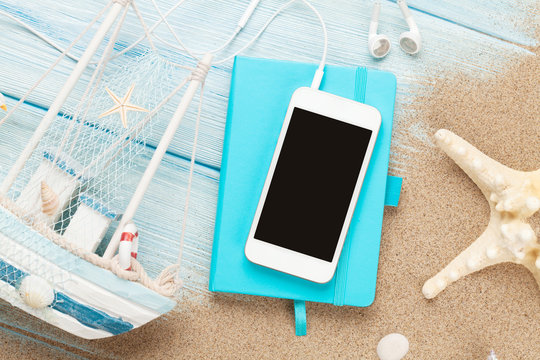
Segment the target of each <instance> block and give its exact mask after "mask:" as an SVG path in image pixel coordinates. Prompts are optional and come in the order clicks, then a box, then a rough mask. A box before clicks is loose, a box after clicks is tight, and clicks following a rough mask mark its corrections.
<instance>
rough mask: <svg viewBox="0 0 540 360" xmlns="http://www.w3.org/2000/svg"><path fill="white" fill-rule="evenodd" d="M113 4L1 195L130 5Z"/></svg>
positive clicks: (1, 189) (0, 188)
mask: <svg viewBox="0 0 540 360" xmlns="http://www.w3.org/2000/svg"><path fill="white" fill-rule="evenodd" d="M113 2H114V3H113V5H112V7H111V9H110V10H109V13H108V14H107V16H106V17H105V20H103V23H102V24H101V25H100V26H99V28H98V30H97V32H96V34H95V35H94V37H93V38H92V40H91V41H90V43H89V44H88V47H87V48H86V50H85V51H84V53H83V55H82V56H81V58H80V60H79V62H78V63H77V65H76V66H75V68H74V69H73V71H72V73H71V74H70V75H69V77H68V79H67V80H66V82H65V84H64V86H63V87H62V89H61V90H60V92H59V93H58V95H57V96H56V98H55V99H54V102H53V103H52V104H51V106H50V107H49V110H48V111H47V113H46V114H45V116H44V117H43V119H42V120H41V122H40V124H39V126H38V127H37V128H36V130H35V131H34V134H33V135H32V137H31V138H30V141H29V142H28V144H27V145H26V147H25V148H24V150H23V152H22V153H21V155H20V156H19V158H18V159H17V161H16V162H15V164H13V166H12V167H11V169H10V170H9V173H8V174H7V176H6V177H5V178H4V180H3V182H2V185H1V186H0V193H1V194H6V193H7V192H8V191H9V189H10V187H11V185H13V182H14V181H15V179H16V178H17V176H18V175H19V173H20V172H21V170H22V169H23V167H24V165H25V164H26V161H27V160H28V159H29V158H30V156H32V153H33V152H34V150H35V149H36V147H37V145H38V144H39V142H40V141H41V139H42V138H43V136H44V135H45V133H46V132H47V130H48V129H49V127H50V126H51V124H52V123H53V121H54V119H55V118H56V116H57V115H58V113H59V112H60V109H61V108H62V106H63V105H64V103H65V102H66V100H67V98H68V96H69V94H70V93H71V91H72V90H73V88H74V87H75V85H76V84H77V82H78V81H79V79H80V77H81V75H82V74H83V72H84V70H85V69H86V67H87V66H88V64H89V63H90V60H91V59H92V57H93V56H94V54H95V53H96V51H97V49H98V48H99V46H100V44H101V43H102V41H103V39H104V38H105V35H107V32H108V31H109V30H110V28H111V27H112V25H113V24H114V22H115V21H116V19H117V18H118V15H119V14H120V13H121V11H122V9H124V7H125V6H127V5H128V4H129V3H130V1H128V0H113Z"/></svg>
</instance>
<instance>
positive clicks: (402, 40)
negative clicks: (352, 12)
mask: <svg viewBox="0 0 540 360" xmlns="http://www.w3.org/2000/svg"><path fill="white" fill-rule="evenodd" d="M397 4H398V5H399V8H400V9H401V13H402V14H403V17H404V18H405V21H406V22H407V25H409V31H406V32H404V33H402V34H401V35H400V36H399V46H400V47H401V49H402V50H403V51H405V52H406V53H407V54H409V55H414V54H416V53H418V52H419V51H420V49H421V48H422V36H420V31H418V26H417V25H416V22H415V21H414V19H413V17H412V14H411V11H410V10H409V8H408V7H407V3H406V2H405V0H397ZM380 11H381V3H380V2H379V1H375V3H374V5H373V15H372V16H371V23H370V24H369V35H368V48H369V52H370V54H371V55H372V56H373V57H375V58H377V59H380V58H383V57H385V56H386V54H388V52H389V51H390V40H389V39H388V36H386V35H383V34H377V27H378V25H379V13H380Z"/></svg>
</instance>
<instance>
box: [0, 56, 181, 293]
mask: <svg viewBox="0 0 540 360" xmlns="http://www.w3.org/2000/svg"><path fill="white" fill-rule="evenodd" d="M120 60H121V61H118V63H121V64H123V65H122V66H116V67H114V64H113V66H112V67H111V68H112V69H113V70H112V71H109V72H106V73H105V75H103V76H102V77H101V76H99V74H97V76H96V77H95V78H93V80H94V81H93V82H91V83H90V84H89V85H88V87H87V88H86V89H84V91H82V92H79V93H82V94H83V95H82V97H79V98H78V99H77V98H74V97H71V98H69V99H68V101H67V102H66V104H67V105H65V106H64V107H63V109H62V113H61V114H60V115H59V116H58V117H57V118H56V119H55V120H54V122H53V124H52V125H51V127H50V128H49V130H48V132H47V134H46V135H45V136H44V137H43V139H42V140H41V141H40V143H39V145H38V147H37V148H36V150H35V151H34V152H33V154H32V156H31V157H30V159H29V160H28V161H27V162H26V165H25V167H24V168H23V170H22V171H21V172H20V174H19V176H18V177H17V179H16V181H15V183H14V184H13V186H12V188H11V191H10V193H9V196H10V198H11V199H12V200H13V202H14V204H11V205H12V206H13V207H15V208H16V211H15V212H16V213H17V214H18V215H22V216H20V217H19V218H17V217H16V216H12V214H10V213H8V212H4V214H3V215H2V214H0V215H1V216H0V247H1V248H2V249H4V250H2V249H0V258H3V259H9V260H10V261H11V262H12V264H9V263H7V262H0V277H1V278H3V279H11V278H13V277H17V276H18V277H20V276H21V274H20V273H18V272H17V270H16V269H20V270H23V271H25V272H29V273H32V274H36V275H39V276H41V277H43V278H44V279H46V280H48V281H49V282H50V283H51V284H55V287H57V288H59V289H61V288H62V284H63V283H65V282H66V281H68V280H69V273H68V272H66V271H64V270H67V271H70V270H72V269H75V268H76V267H78V266H80V261H81V260H80V259H79V258H78V257H76V256H69V255H71V254H69V253H67V252H66V251H65V250H63V249H61V248H59V247H58V246H56V245H54V244H53V243H52V242H51V241H50V239H45V238H44V237H43V236H42V235H43V234H37V233H36V232H35V231H33V230H30V227H28V226H25V225H24V224H31V223H32V222H33V221H34V220H38V221H40V222H43V223H45V224H47V225H48V226H49V227H50V228H51V229H54V231H55V233H56V234H58V235H61V236H63V237H64V238H65V239H67V240H69V241H70V242H71V243H72V244H73V245H74V246H77V247H79V248H82V249H84V250H85V251H88V252H91V253H94V252H97V253H98V254H100V255H101V254H102V252H103V251H104V248H105V247H106V245H107V243H108V241H109V240H110V237H111V236H112V234H113V232H114V230H115V228H116V227H117V225H118V220H119V218H120V217H121V215H122V211H123V209H125V208H126V206H127V204H128V202H129V200H130V199H131V197H132V196H133V191H134V188H135V186H136V184H137V183H138V181H139V180H140V177H141V175H142V172H143V171H144V168H145V166H146V165H147V161H148V154H149V152H151V150H153V147H154V146H155V144H156V143H157V141H159V137H160V136H161V135H162V134H161V133H159V132H161V131H162V130H163V128H164V127H165V125H166V123H167V122H168V121H169V119H170V114H163V111H160V110H161V109H162V108H161V106H162V105H164V104H165V103H166V101H165V100H166V98H167V95H168V94H170V92H171V89H174V88H175V87H176V86H177V85H178V83H179V79H180V80H181V79H183V78H185V77H186V75H187V73H186V71H183V70H179V69H177V68H175V67H173V66H172V65H169V64H168V63H167V62H166V61H164V60H162V59H161V58H160V57H158V56H157V55H156V54H154V53H151V52H150V53H147V54H144V55H142V56H139V57H137V58H135V59H133V58H132V59H130V60H128V61H126V59H120ZM96 71H98V70H96ZM107 89H108V90H109V91H110V92H107ZM130 89H131V90H132V93H131V96H130V98H129V101H127V102H128V103H130V104H133V105H136V106H138V107H141V108H144V109H146V110H148V111H127V112H126V114H125V115H126V117H125V118H126V120H127V123H126V125H127V128H125V127H124V125H123V123H122V118H121V115H120V113H121V112H116V113H112V114H110V115H108V116H103V117H101V118H100V115H101V114H103V113H105V112H106V111H108V110H109V109H111V108H114V107H115V106H116V105H118V104H117V103H116V102H115V101H114V99H113V97H114V96H116V97H117V99H116V100H117V101H118V100H120V101H121V102H124V100H125V99H123V98H124V97H125V95H126V93H127V92H128V91H130ZM111 94H112V95H111ZM69 104H74V105H69ZM39 120H40V119H36V122H38V121H39ZM158 123H160V124H159V126H156V125H157V124H158ZM156 128H157V129H158V130H159V131H154V129H156ZM178 216H180V215H178ZM156 221H158V222H159V218H157V217H156ZM140 230H141V229H140ZM26 231H30V232H29V233H28V234H27V236H25V235H24V232H26ZM143 231H144V230H143ZM13 240H14V241H15V242H16V243H18V244H20V245H22V246H23V247H24V248H21V249H22V250H21V249H19V250H21V251H8V250H7V249H10V248H11V249H13V247H10V245H9V244H11V241H13ZM6 251H7V252H9V254H8V253H4V254H2V252H6ZM36 255H40V256H43V257H44V258H46V259H54V260H51V261H53V262H55V263H56V265H58V266H60V268H62V269H63V270H62V271H56V272H57V273H55V272H54V271H53V272H51V270H50V269H51V267H50V266H45V267H43V263H42V261H41V260H40V259H39V258H40V256H36ZM13 265H15V266H13ZM55 269H58V268H57V267H55ZM14 272H15V273H14ZM8 282H9V281H8ZM4 283H5V281H4ZM0 285H4V284H0ZM3 288H5V286H0V292H4V293H3V295H4V296H3V297H4V298H5V299H10V298H12V297H13V296H14V292H13V291H12V289H11V288H10V287H7V288H6V289H7V290H6V291H7V292H8V293H6V292H5V291H3V290H2V289H3ZM15 295H16V294H15ZM13 301H16V299H13Z"/></svg>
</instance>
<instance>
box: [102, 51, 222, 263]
mask: <svg viewBox="0 0 540 360" xmlns="http://www.w3.org/2000/svg"><path fill="white" fill-rule="evenodd" d="M212 58H213V55H212V54H206V55H205V56H204V57H203V58H202V60H201V61H200V63H199V64H198V65H197V69H195V71H194V72H193V74H192V75H191V82H190V83H189V86H188V88H187V89H186V92H185V93H184V95H183V97H182V100H181V101H180V104H178V107H177V109H176V111H175V113H174V115H173V117H172V119H171V121H170V122H169V125H168V126H167V129H166V130H165V133H164V134H163V136H162V137H161V140H160V141H159V144H158V146H157V148H156V150H155V151H154V155H152V159H151V160H150V163H149V164H148V167H147V168H146V170H145V172H144V174H143V176H142V178H141V180H140V181H139V184H138V185H137V189H136V190H135V193H134V194H133V197H132V198H131V200H130V202H129V204H128V206H127V207H126V210H125V212H124V214H123V215H122V220H121V221H120V224H118V228H117V229H116V231H115V233H114V235H113V236H112V238H111V241H110V242H109V245H108V246H107V250H105V253H104V254H103V258H104V259H111V258H112V257H113V256H114V254H115V253H116V250H117V249H118V245H119V243H120V236H121V234H122V231H123V229H124V226H125V225H126V224H127V223H128V222H130V221H131V220H132V219H133V216H134V215H135V212H136V211H137V208H138V207H139V205H140V203H141V201H142V199H143V197H144V194H145V193H146V190H147V189H148V186H149V185H150V182H151V181H152V178H153V177H154V175H155V173H156V171H157V168H158V166H159V164H160V163H161V160H162V159H163V156H164V155H165V152H166V151H167V149H168V147H169V145H170V143H171V141H172V139H173V137H174V135H175V133H176V130H177V129H178V127H179V126H180V122H181V121H182V118H183V117H184V114H185V113H186V111H187V108H188V106H189V104H190V103H191V101H192V100H193V97H194V96H195V92H196V91H197V88H198V87H199V86H200V85H201V84H202V82H203V81H204V78H205V77H206V73H207V72H208V69H209V68H210V66H211V62H212Z"/></svg>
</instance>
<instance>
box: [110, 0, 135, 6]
mask: <svg viewBox="0 0 540 360" xmlns="http://www.w3.org/2000/svg"><path fill="white" fill-rule="evenodd" d="M112 1H113V2H114V3H118V4H120V5H122V6H128V5H129V4H131V2H132V1H133V0H112Z"/></svg>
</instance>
